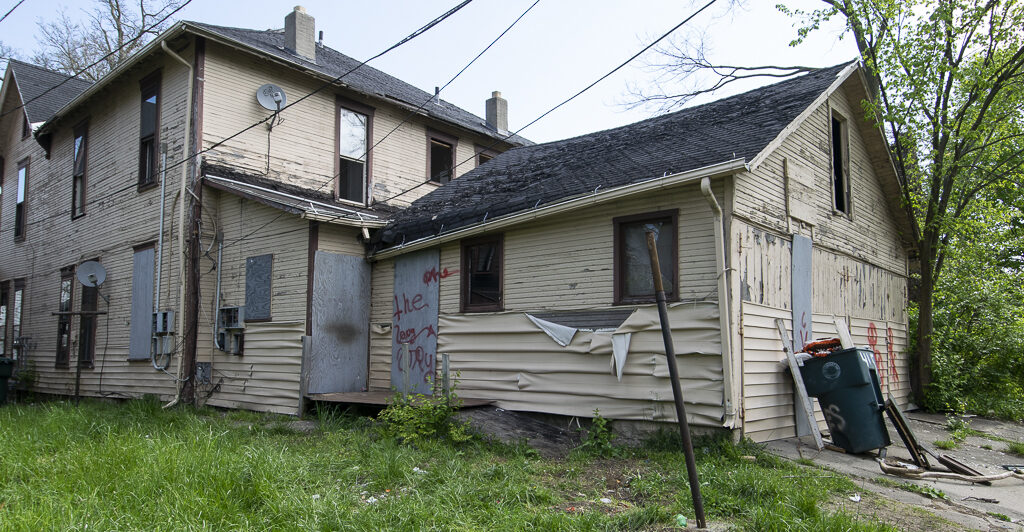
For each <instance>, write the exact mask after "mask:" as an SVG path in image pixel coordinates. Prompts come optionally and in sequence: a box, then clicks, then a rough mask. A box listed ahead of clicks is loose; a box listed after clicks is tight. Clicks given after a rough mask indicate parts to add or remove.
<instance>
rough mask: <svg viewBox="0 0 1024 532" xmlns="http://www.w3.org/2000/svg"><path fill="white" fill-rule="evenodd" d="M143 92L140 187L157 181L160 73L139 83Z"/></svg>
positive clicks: (140, 137)
mask: <svg viewBox="0 0 1024 532" xmlns="http://www.w3.org/2000/svg"><path fill="white" fill-rule="evenodd" d="M139 88H140V91H141V94H142V104H141V109H140V112H139V114H140V124H139V188H142V187H145V186H147V185H152V184H154V183H156V176H157V146H158V145H159V143H160V134H159V132H160V73H159V72H158V73H156V74H153V75H151V76H149V77H147V78H145V79H143V80H142V81H141V82H140V83H139Z"/></svg>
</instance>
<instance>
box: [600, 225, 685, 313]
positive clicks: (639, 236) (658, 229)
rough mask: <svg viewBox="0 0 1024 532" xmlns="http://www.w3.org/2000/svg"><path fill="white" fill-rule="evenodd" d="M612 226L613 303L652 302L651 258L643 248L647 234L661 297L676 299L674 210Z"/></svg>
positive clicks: (645, 245) (676, 243) (676, 264)
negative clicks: (651, 237) (652, 247)
mask: <svg viewBox="0 0 1024 532" xmlns="http://www.w3.org/2000/svg"><path fill="white" fill-rule="evenodd" d="M613 223H614V224H615V261H614V270H615V274H614V277H615V293H614V299H615V304H630V303H650V302H652V301H654V300H655V294H654V279H653V278H652V277H651V256H650V252H649V251H648V249H647V232H648V231H653V232H654V238H655V241H656V242H657V248H658V262H659V264H660V265H661V282H662V285H663V287H664V289H665V297H666V298H667V299H669V300H675V299H678V295H677V292H676V279H677V273H678V271H679V267H678V253H677V250H678V242H677V240H676V224H677V213H676V211H675V210H672V211H662V212H656V213H649V214H641V215H637V216H624V217H621V218H616V219H615V220H613Z"/></svg>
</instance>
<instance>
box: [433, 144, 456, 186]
mask: <svg viewBox="0 0 1024 532" xmlns="http://www.w3.org/2000/svg"><path fill="white" fill-rule="evenodd" d="M458 142H459V140H458V139H457V138H455V137H452V136H449V135H445V134H444V133H441V132H438V131H428V136H427V171H428V172H429V173H430V180H431V181H433V182H435V183H441V184H442V185H443V184H445V183H447V182H449V181H451V180H452V176H453V175H454V174H453V171H454V168H455V146H456V145H457V144H458Z"/></svg>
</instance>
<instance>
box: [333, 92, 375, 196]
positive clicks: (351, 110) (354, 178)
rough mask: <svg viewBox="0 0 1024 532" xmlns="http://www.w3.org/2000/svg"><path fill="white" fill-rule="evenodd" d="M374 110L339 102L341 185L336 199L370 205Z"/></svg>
mask: <svg viewBox="0 0 1024 532" xmlns="http://www.w3.org/2000/svg"><path fill="white" fill-rule="evenodd" d="M372 116H373V109H372V108H370V107H366V106H364V105H359V104H357V103H355V102H350V101H347V100H345V101H341V100H340V99H339V101H338V126H337V127H338V166H337V168H336V171H335V174H336V175H337V176H338V182H337V185H336V189H335V197H337V198H338V199H343V200H348V201H354V202H357V203H363V204H365V203H366V189H367V188H368V187H367V183H368V182H369V178H370V161H371V153H370V139H372V138H373V136H372V134H373V128H372V121H371V117H372Z"/></svg>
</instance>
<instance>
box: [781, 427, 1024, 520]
mask: <svg viewBox="0 0 1024 532" xmlns="http://www.w3.org/2000/svg"><path fill="white" fill-rule="evenodd" d="M906 416H907V418H908V419H909V421H910V425H911V430H912V431H913V432H914V434H915V435H916V437H917V440H918V442H919V443H921V444H922V445H924V446H925V447H927V448H928V449H931V450H932V451H933V452H935V453H937V454H948V455H950V456H952V457H953V458H955V459H957V460H959V461H960V462H963V463H965V464H967V465H969V466H971V467H973V468H974V469H976V470H978V471H979V472H981V473H982V474H986V475H989V474H998V473H1004V472H1005V471H1006V470H1005V469H1003V468H1002V467H1001V466H1002V465H1004V464H1015V465H1018V464H1024V457H1021V456H1019V455H1014V454H1010V453H1006V452H1003V451H1004V450H1005V449H1006V443H1005V442H1003V441H999V440H998V438H1003V439H1008V440H1013V441H1018V442H1024V424H1020V423H1010V422H1001V421H993V420H987V419H981V418H971V419H968V421H969V422H970V426H971V428H972V429H974V430H977V431H980V432H982V433H984V435H985V436H970V437H968V438H967V440H966V441H964V442H963V443H961V444H960V445H959V447H958V448H957V449H955V450H951V451H943V450H941V449H938V448H936V447H935V445H934V443H935V441H936V440H949V439H950V432H949V430H948V429H947V428H946V418H945V417H944V416H942V415H936V414H926V413H920V412H910V413H907V414H906ZM886 424H887V428H888V430H889V435H890V437H891V439H892V440H893V444H892V445H891V446H889V448H888V452H887V456H888V457H889V458H898V459H901V460H903V461H905V462H908V463H912V462H911V460H910V453H908V452H907V450H906V448H904V446H903V442H902V440H900V438H899V435H898V434H897V433H896V430H895V429H894V428H893V427H892V425H891V424H889V423H888V421H887V423H886ZM766 450H768V451H769V452H772V453H774V454H776V455H779V456H783V457H786V458H790V459H794V460H795V459H798V458H805V459H809V460H812V461H814V462H815V463H816V464H818V465H820V466H823V467H827V468H829V469H832V470H834V471H837V472H840V473H844V474H846V475H848V476H851V477H854V479H855V481H857V483H858V484H859V485H861V486H863V487H864V488H865V489H867V490H871V491H873V492H875V493H878V494H880V495H883V496H885V497H887V498H890V499H895V500H898V501H900V502H904V503H909V504H913V505H915V506H920V507H922V508H925V509H927V510H928V511H930V512H932V513H934V514H937V515H939V516H941V517H943V518H945V519H948V520H950V521H953V522H954V523H956V524H957V525H959V526H961V527H963V528H965V529H971V530H1018V531H1019V530H1024V481H1021V480H1019V479H1015V478H1009V479H1004V480H998V481H995V482H993V483H992V485H991V486H983V485H980V484H972V483H968V482H963V481H958V480H943V479H936V480H909V479H906V478H904V477H898V476H893V475H886V474H884V473H882V471H881V470H880V469H879V467H878V463H877V461H876V460H875V455H874V454H862V455H848V454H844V453H841V452H835V451H829V450H824V451H818V450H817V449H815V448H814V443H813V441H812V440H811V438H810V437H809V436H808V437H804V438H802V439H796V438H790V439H785V440H776V441H773V442H769V443H768V444H767V448H766ZM928 461H929V463H930V464H933V467H934V470H935V471H945V468H943V467H942V466H941V465H938V464H937V463H936V461H935V459H933V458H932V457H930V456H929V457H928ZM883 477H884V478H886V479H888V480H889V481H891V483H898V484H901V483H904V482H908V483H912V484H917V485H918V486H922V487H928V488H932V489H934V490H939V491H941V492H943V493H945V494H946V499H941V498H928V497H926V496H924V495H920V494H918V493H914V492H910V491H906V490H903V489H897V488H893V487H892V486H891V485H890V486H886V485H883V484H880V483H878V482H875V481H874V479H879V478H883ZM883 482H884V481H883ZM891 483H890V484H891ZM992 514H1002V515H1005V516H1007V517H1009V518H1010V519H1011V522H1007V521H1004V520H1001V519H999V518H997V517H995V516H993V515H992Z"/></svg>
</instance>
